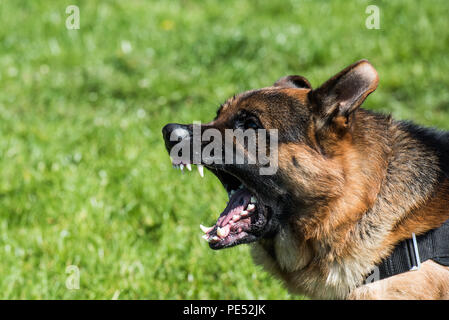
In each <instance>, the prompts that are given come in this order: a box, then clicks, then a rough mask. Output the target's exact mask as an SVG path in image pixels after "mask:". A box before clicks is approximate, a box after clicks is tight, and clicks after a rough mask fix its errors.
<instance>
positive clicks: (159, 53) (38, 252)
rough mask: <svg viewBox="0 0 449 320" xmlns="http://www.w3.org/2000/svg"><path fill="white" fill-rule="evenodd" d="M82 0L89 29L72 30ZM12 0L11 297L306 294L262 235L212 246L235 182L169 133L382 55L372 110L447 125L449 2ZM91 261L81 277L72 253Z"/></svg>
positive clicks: (8, 6)
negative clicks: (70, 14) (193, 167)
mask: <svg viewBox="0 0 449 320" xmlns="http://www.w3.org/2000/svg"><path fill="white" fill-rule="evenodd" d="M70 4H76V5H78V6H79V7H80V11H81V28H80V29H79V30H67V29H66V28H65V19H66V17H67V15H66V14H65V8H66V6H67V5H70ZM368 4H372V3H371V2H370V1H354V2H352V1H351V2H349V1H343V0H341V1H332V3H331V2H330V1H317V0H314V1H291V2H283V3H281V2H279V3H278V2H275V1H241V0H239V1H237V0H235V1H160V2H156V1H137V0H130V1H118V0H117V1H106V0H104V1H80V0H79V1H73V0H69V1H66V0H63V1H50V0H48V1H43V0H41V1H26V0H22V1H20V0H14V1H2V2H0V21H1V28H0V292H1V294H0V298H3V299H10V298H15V299H17V298H20V299H26V298H32V299H36V298H38V299H61V298H63V299H72V298H73V299H84V298H89V299H90V298H93V299H111V298H113V297H114V298H119V299H129V298H137V299H164V298H165V299H179V298H187V299H210V298H217V299H252V298H254V299H262V298H263V299H298V298H301V297H298V296H293V295H289V294H288V293H287V292H286V290H285V289H284V288H283V287H282V286H281V284H280V283H279V282H277V281H276V280H274V279H272V278H271V276H270V275H268V274H267V273H265V272H264V271H262V269H261V268H259V267H256V266H254V265H253V263H252V261H251V258H250V255H249V250H248V247H247V246H240V247H236V248H233V249H229V250H223V251H218V252H216V251H212V250H210V249H209V248H208V246H207V244H206V243H205V242H204V241H202V240H201V238H200V235H201V232H200V230H199V228H198V225H199V224H200V223H205V224H211V223H212V222H213V221H214V220H215V218H216V216H217V214H218V213H219V212H221V210H222V209H223V208H224V205H225V199H226V196H225V192H224V190H222V188H221V186H220V185H219V183H218V182H217V181H216V179H215V178H214V177H213V176H212V175H211V174H209V173H206V176H205V178H204V179H203V180H202V179H201V178H200V177H199V175H198V174H194V175H192V174H186V175H183V176H182V175H180V174H179V172H177V171H174V170H173V169H172V168H171V164H170V161H169V158H168V155H167V154H166V152H165V149H164V146H163V143H162V139H161V133H160V130H161V128H162V126H163V125H164V124H165V123H167V122H181V123H183V122H184V123H191V122H192V121H194V120H201V121H203V122H205V121H208V120H210V119H211V118H212V117H213V116H214V114H215V111H216V108H217V107H218V106H219V104H220V103H221V102H223V101H224V100H225V99H226V98H227V97H228V96H230V95H232V94H234V93H237V92H240V91H244V90H248V89H252V88H257V87H263V86H267V85H270V84H272V83H273V82H274V81H275V80H276V79H278V78H279V77H281V76H283V75H287V74H301V75H304V76H306V77H308V78H309V80H310V81H311V82H312V84H313V85H314V86H317V85H319V84H320V83H321V82H323V81H324V80H326V79H327V78H328V77H329V76H331V75H332V74H334V73H336V72H337V71H339V70H340V69H342V68H343V67H345V66H346V65H348V64H350V63H352V62H354V61H356V60H358V59H361V58H367V59H369V60H370V61H371V62H372V63H373V64H374V65H375V67H376V68H377V69H378V71H379V74H380V78H381V82H380V86H379V88H378V90H377V91H376V92H375V93H374V94H373V95H371V96H370V97H369V99H368V100H367V102H366V103H365V107H367V108H370V109H377V110H382V111H384V112H390V113H392V114H393V115H394V116H395V117H396V118H400V119H411V120H415V121H416V122H418V123H421V124H424V125H432V126H437V127H440V128H446V129H448V128H449V90H448V88H449V76H448V72H449V55H448V50H449V20H448V16H447V12H449V2H448V1H446V0H436V1H431V2H425V1H421V2H411V1H406V0H397V1H377V2H376V4H377V5H378V6H379V7H380V10H381V21H380V22H381V29H380V30H368V29H366V28H365V19H366V17H367V15H366V14H365V8H366V6H367V5H368ZM69 265H76V266H78V267H79V268H80V270H81V282H80V289H79V290H68V289H67V288H66V286H65V282H66V278H67V274H66V267H67V266H69Z"/></svg>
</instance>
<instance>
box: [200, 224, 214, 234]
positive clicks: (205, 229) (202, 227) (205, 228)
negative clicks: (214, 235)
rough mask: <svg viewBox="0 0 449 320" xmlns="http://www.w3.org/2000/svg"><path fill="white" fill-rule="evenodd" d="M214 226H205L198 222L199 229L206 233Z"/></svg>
mask: <svg viewBox="0 0 449 320" xmlns="http://www.w3.org/2000/svg"><path fill="white" fill-rule="evenodd" d="M213 228H214V227H205V226H203V225H202V224H200V229H201V230H202V231H203V232H204V233H208V232H210V231H211V230H212V229H213Z"/></svg>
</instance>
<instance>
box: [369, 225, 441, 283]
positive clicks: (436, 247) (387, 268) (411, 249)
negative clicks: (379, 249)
mask: <svg viewBox="0 0 449 320" xmlns="http://www.w3.org/2000/svg"><path fill="white" fill-rule="evenodd" d="M429 259H431V260H433V261H435V262H437V263H439V264H441V265H443V266H449V220H447V221H446V222H445V223H444V224H443V225H442V226H440V227H439V228H437V229H433V230H430V231H428V232H427V233H425V234H422V235H420V236H417V237H415V235H414V234H413V235H412V237H411V238H410V239H406V240H404V241H402V242H400V243H399V244H397V245H396V247H395V248H394V250H393V252H392V253H391V255H390V256H388V257H387V258H385V259H384V260H383V261H382V262H381V263H380V264H378V265H377V266H376V267H375V268H374V270H373V271H372V272H371V274H370V275H369V276H367V277H366V278H365V284H366V283H371V282H374V281H377V280H382V279H385V278H388V277H391V276H394V275H397V274H400V273H403V272H407V271H410V270H417V269H419V267H420V265H421V263H422V262H424V261H426V260H429Z"/></svg>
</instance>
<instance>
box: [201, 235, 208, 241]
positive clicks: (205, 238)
mask: <svg viewBox="0 0 449 320" xmlns="http://www.w3.org/2000/svg"><path fill="white" fill-rule="evenodd" d="M201 238H203V239H204V240H206V241H209V235H207V234H204V235H203V236H202V237H201Z"/></svg>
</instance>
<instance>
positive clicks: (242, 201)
mask: <svg viewBox="0 0 449 320" xmlns="http://www.w3.org/2000/svg"><path fill="white" fill-rule="evenodd" d="M250 201H251V193H250V192H249V190H248V189H246V188H243V189H239V190H237V191H236V192H235V193H234V194H233V195H232V196H231V199H229V202H228V205H227V206H226V208H225V209H224V211H223V212H222V213H221V214H220V217H219V218H218V220H217V224H216V226H217V227H224V226H225V225H226V224H228V222H229V220H231V219H232V217H233V216H234V215H239V214H240V212H242V211H243V210H244V209H245V208H246V207H247V205H248V204H249V203H250Z"/></svg>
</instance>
